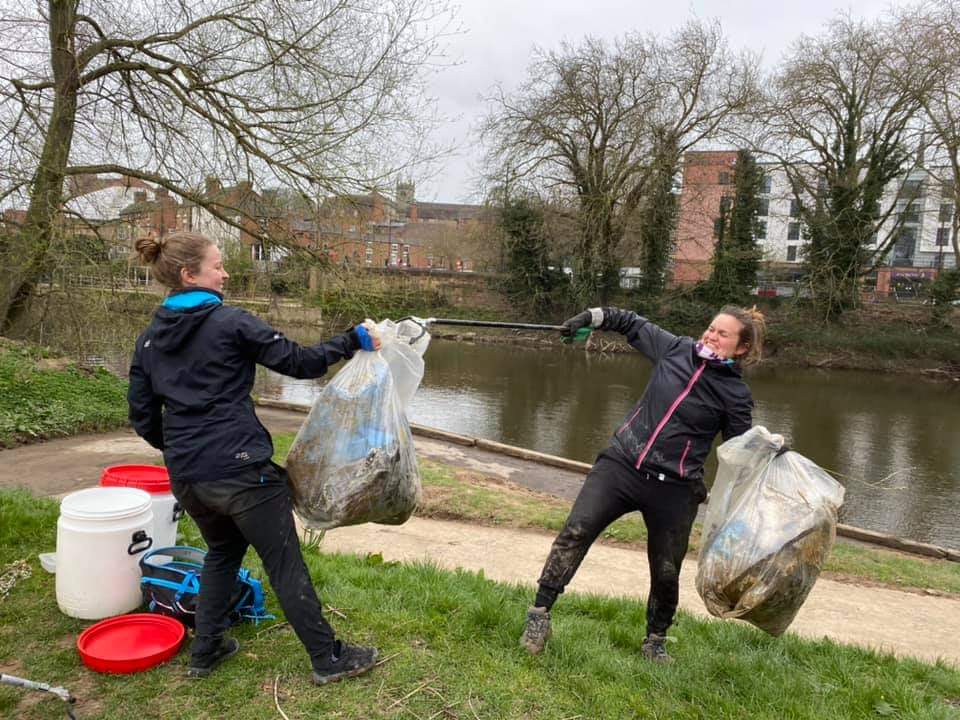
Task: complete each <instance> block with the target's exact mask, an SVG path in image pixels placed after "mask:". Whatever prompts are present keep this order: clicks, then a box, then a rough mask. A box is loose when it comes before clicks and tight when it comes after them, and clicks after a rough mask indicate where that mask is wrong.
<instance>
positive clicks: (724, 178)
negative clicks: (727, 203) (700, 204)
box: [719, 172, 730, 185]
mask: <svg viewBox="0 0 960 720" xmlns="http://www.w3.org/2000/svg"><path fill="white" fill-rule="evenodd" d="M719 183H720V184H721V185H729V184H730V173H728V172H721V173H720V179H719Z"/></svg>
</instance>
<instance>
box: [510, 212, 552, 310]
mask: <svg viewBox="0 0 960 720" xmlns="http://www.w3.org/2000/svg"><path fill="white" fill-rule="evenodd" d="M498 224H499V226H500V230H501V232H502V233H503V243H504V251H505V252H504V256H505V261H506V275H507V277H506V281H505V290H506V292H507V294H508V295H509V296H510V299H511V300H512V301H513V302H514V303H516V304H518V305H519V306H520V307H522V308H523V309H524V310H526V311H529V312H534V313H545V312H549V311H550V310H551V309H552V305H553V303H554V301H555V300H556V299H557V298H556V291H557V289H558V288H559V287H560V286H561V285H564V284H565V276H564V274H563V270H562V268H560V267H558V266H553V265H551V263H550V243H549V238H548V236H547V233H546V230H545V226H544V212H543V208H542V207H541V206H540V204H539V202H538V201H536V200H532V199H529V198H525V197H521V198H509V197H508V198H505V199H504V202H503V206H502V208H501V209H500V217H499V223H498Z"/></svg>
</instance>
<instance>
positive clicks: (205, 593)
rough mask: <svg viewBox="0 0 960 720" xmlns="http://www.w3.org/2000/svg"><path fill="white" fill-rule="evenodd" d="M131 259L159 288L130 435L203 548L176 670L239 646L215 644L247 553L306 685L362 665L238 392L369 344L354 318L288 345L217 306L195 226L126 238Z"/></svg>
mask: <svg viewBox="0 0 960 720" xmlns="http://www.w3.org/2000/svg"><path fill="white" fill-rule="evenodd" d="M137 251H138V253H139V255H140V259H141V260H142V262H144V263H145V264H147V265H149V266H150V267H151V268H152V269H153V274H154V277H155V278H156V279H157V280H158V281H159V282H161V283H162V284H163V285H165V286H167V287H168V288H169V289H170V293H169V295H167V297H166V299H164V301H163V303H162V304H161V305H160V307H159V308H158V309H157V311H156V314H155V315H154V317H153V321H152V322H151V323H150V326H149V327H148V328H147V329H146V330H145V331H144V332H143V334H142V335H140V337H139V338H138V339H137V343H136V349H135V351H134V354H133V361H132V363H131V366H130V389H129V393H128V402H129V406H130V421H131V423H132V424H133V427H134V429H136V431H137V433H138V434H139V435H140V436H141V437H143V438H144V439H145V440H147V442H149V443H150V444H151V445H153V446H154V447H156V448H158V449H160V450H162V451H163V459H164V463H165V464H166V466H167V469H168V470H169V473H170V484H171V487H172V490H173V494H174V496H175V497H176V498H177V501H178V502H179V504H180V506H181V507H182V508H183V509H184V510H186V512H187V513H188V514H189V515H190V516H191V517H192V518H193V519H194V521H196V524H197V527H198V528H199V529H200V534H201V535H203V539H204V540H205V541H206V543H207V547H208V551H207V555H206V559H205V561H204V565H203V571H202V582H201V586H200V595H199V602H198V606H197V613H196V637H195V639H194V641H193V645H192V647H191V660H190V666H189V668H188V670H187V675H188V676H189V677H192V678H202V677H206V676H207V675H209V674H210V673H211V671H212V670H213V669H214V668H215V667H216V666H217V665H219V664H220V663H221V662H223V661H224V660H226V659H227V658H229V657H231V656H233V655H235V654H236V652H237V650H238V649H239V647H240V643H239V642H238V641H237V640H235V639H227V638H225V637H224V632H225V631H226V629H227V627H228V626H229V619H228V614H229V612H230V610H231V606H232V601H233V597H232V595H233V592H234V588H235V583H236V577H237V571H238V570H239V569H240V565H241V562H242V561H243V556H244V554H245V553H246V551H247V548H248V547H249V546H251V545H252V546H253V548H254V549H255V550H256V551H257V554H258V555H259V556H260V558H261V559H262V560H263V566H264V568H265V569H266V571H267V575H268V576H269V578H270V584H271V585H272V586H273V589H274V591H275V592H276V594H277V599H278V600H279V601H280V606H281V607H282V608H283V611H284V614H285V615H286V617H287V621H288V622H289V623H290V625H291V627H292V628H293V630H294V632H296V633H297V637H298V638H299V639H300V641H301V642H302V643H303V645H304V646H305V647H306V649H307V652H308V653H309V655H310V659H311V663H312V666H313V675H312V678H313V681H314V682H315V683H318V684H323V683H327V682H332V681H335V680H339V679H341V678H343V677H350V676H352V675H357V674H359V673H361V672H364V671H366V670H369V669H370V668H371V667H373V665H374V663H375V662H376V655H377V653H376V650H374V649H373V648H366V647H357V646H353V645H347V644H346V643H342V642H341V641H339V640H337V639H335V636H334V631H333V628H331V627H330V625H329V623H328V622H327V621H326V619H325V618H324V616H323V613H322V611H321V607H320V602H319V600H318V599H317V594H316V592H315V591H314V588H313V584H312V583H311V581H310V575H309V574H308V573H307V568H306V565H305V564H304V562H303V556H302V555H301V552H300V542H299V539H298V537H297V534H296V528H295V526H294V521H293V514H292V507H293V505H292V500H291V496H290V490H289V489H288V487H287V483H286V477H285V473H284V471H283V469H282V468H280V467H279V466H277V465H275V464H274V463H273V462H272V461H271V457H272V456H273V441H272V439H271V437H270V433H269V432H267V429H266V428H265V427H264V426H263V424H262V423H261V422H260V420H259V419H258V418H257V415H256V412H255V411H254V406H253V400H252V399H251V397H250V391H251V390H252V389H253V381H254V377H255V372H256V366H257V365H258V364H259V365H263V366H265V367H268V368H270V369H271V370H275V371H276V372H279V373H283V374H284V375H290V376H293V377H297V378H316V377H320V376H321V375H323V374H324V373H326V371H327V368H329V366H330V365H332V364H333V363H335V362H337V361H339V360H343V359H346V358H350V357H352V356H353V354H354V353H355V352H357V351H358V350H368V351H372V350H376V349H378V348H379V341H378V340H377V339H376V338H375V337H374V336H373V335H372V333H371V332H370V329H369V328H367V327H365V326H364V325H358V326H356V327H354V328H351V329H350V330H348V331H347V332H346V333H344V334H342V335H338V336H336V337H334V338H331V339H330V340H328V341H327V342H321V343H318V344H316V345H311V346H301V345H298V344H297V343H295V342H293V341H291V340H288V339H287V338H286V337H284V335H283V333H280V332H278V331H277V330H274V329H273V328H272V327H270V326H269V325H267V324H266V323H265V322H263V321H262V320H260V319H259V318H257V317H255V316H254V315H251V314H250V313H248V312H246V311H245V310H241V309H240V308H237V307H231V306H229V305H226V304H225V303H224V301H223V285H224V282H225V281H226V280H227V278H228V277H229V275H228V274H227V271H226V270H225V269H224V267H223V259H222V257H221V255H220V249H219V248H218V247H217V246H216V244H215V243H214V242H212V241H211V240H210V239H209V238H207V237H205V236H204V235H201V234H198V233H187V232H184V233H175V234H172V235H170V236H168V237H166V238H162V239H154V238H145V239H141V240H139V241H138V242H137Z"/></svg>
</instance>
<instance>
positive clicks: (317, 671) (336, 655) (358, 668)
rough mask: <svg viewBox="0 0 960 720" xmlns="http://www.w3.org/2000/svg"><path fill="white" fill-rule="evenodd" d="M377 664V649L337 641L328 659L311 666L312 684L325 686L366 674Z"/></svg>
mask: <svg viewBox="0 0 960 720" xmlns="http://www.w3.org/2000/svg"><path fill="white" fill-rule="evenodd" d="M376 664H377V649H376V648H372V647H361V646H360V645H347V644H346V643H342V642H340V641H339V640H337V642H336V645H335V647H334V649H333V652H332V653H331V654H330V659H329V660H328V661H327V662H326V663H324V664H323V665H320V666H318V665H314V666H313V684H314V685H326V684H327V683H332V682H337V681H338V680H343V679H344V678H349V677H355V676H357V675H362V674H363V673H365V672H367V670H369V669H370V668H372V667H373V666H374V665H376Z"/></svg>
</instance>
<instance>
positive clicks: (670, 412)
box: [634, 360, 707, 470]
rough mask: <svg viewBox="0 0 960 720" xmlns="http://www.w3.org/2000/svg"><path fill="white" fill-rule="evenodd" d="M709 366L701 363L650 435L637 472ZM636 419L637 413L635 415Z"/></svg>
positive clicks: (638, 461)
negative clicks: (665, 426)
mask: <svg viewBox="0 0 960 720" xmlns="http://www.w3.org/2000/svg"><path fill="white" fill-rule="evenodd" d="M706 366H707V362H706V360H704V361H703V363H701V365H700V367H698V368H697V370H696V372H694V373H693V375H692V376H691V377H690V381H689V382H688V383H687V386H686V387H685V388H684V389H683V392H681V393H680V394H679V395H677V397H676V399H675V400H674V401H673V404H672V405H671V406H670V409H669V410H667V412H666V414H665V415H664V416H663V418H661V420H660V422H659V423H657V427H656V429H655V430H654V431H653V433H652V434H651V435H650V438H649V439H648V440H647V444H646V445H644V446H643V451H642V452H641V453H640V456H639V457H638V458H637V465H636V468H637V470H639V469H640V466H641V465H642V464H643V460H644V458H646V457H647V453H648V452H650V448H651V447H653V443H654V442H656V439H657V436H658V435H660V432H661V431H662V430H663V427H664V425H666V424H667V422H669V420H670V418H671V417H672V416H673V414H674V413H675V412H676V411H677V408H678V407H679V406H680V403H682V402H683V401H684V399H685V398H686V397H687V395H689V394H690V390H692V389H693V385H694V383H695V382H697V380H699V379H700V376H701V375H702V374H703V369H704V368H705V367H706ZM634 417H636V413H634Z"/></svg>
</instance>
